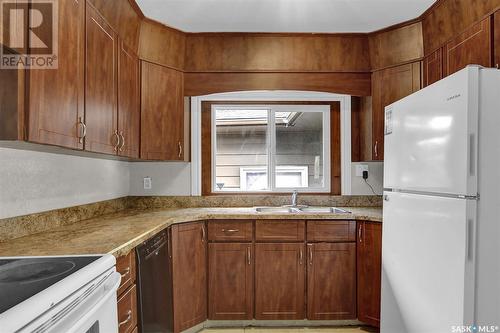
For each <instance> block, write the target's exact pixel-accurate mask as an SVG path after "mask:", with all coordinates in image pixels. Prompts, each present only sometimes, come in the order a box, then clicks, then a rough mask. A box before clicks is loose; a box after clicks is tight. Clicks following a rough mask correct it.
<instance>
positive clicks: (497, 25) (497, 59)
mask: <svg viewBox="0 0 500 333" xmlns="http://www.w3.org/2000/svg"><path fill="white" fill-rule="evenodd" d="M493 27H494V30H493V44H494V46H493V47H494V51H493V52H494V55H493V61H494V62H493V66H495V67H496V68H500V10H497V11H496V12H495V15H494V16H493Z"/></svg>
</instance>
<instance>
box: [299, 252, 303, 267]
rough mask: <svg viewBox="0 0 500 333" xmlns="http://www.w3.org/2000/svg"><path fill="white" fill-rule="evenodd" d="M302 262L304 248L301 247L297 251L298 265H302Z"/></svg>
mask: <svg viewBox="0 0 500 333" xmlns="http://www.w3.org/2000/svg"><path fill="white" fill-rule="evenodd" d="M303 263H304V250H302V248H300V251H299V265H302V264H303Z"/></svg>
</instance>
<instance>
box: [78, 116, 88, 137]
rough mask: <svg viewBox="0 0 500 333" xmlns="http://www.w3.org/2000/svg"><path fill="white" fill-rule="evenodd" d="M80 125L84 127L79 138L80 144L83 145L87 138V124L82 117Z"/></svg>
mask: <svg viewBox="0 0 500 333" xmlns="http://www.w3.org/2000/svg"><path fill="white" fill-rule="evenodd" d="M78 125H80V126H81V127H82V135H81V136H80V137H79V140H78V142H79V143H83V138H85V136H87V125H85V123H84V122H83V118H82V117H78Z"/></svg>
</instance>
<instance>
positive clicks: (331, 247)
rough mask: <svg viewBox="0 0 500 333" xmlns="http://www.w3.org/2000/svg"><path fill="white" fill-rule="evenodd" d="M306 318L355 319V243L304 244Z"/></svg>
mask: <svg viewBox="0 0 500 333" xmlns="http://www.w3.org/2000/svg"><path fill="white" fill-rule="evenodd" d="M307 318H308V319H310V320H334V319H355V318H356V243H354V242H352V243H317V244H307Z"/></svg>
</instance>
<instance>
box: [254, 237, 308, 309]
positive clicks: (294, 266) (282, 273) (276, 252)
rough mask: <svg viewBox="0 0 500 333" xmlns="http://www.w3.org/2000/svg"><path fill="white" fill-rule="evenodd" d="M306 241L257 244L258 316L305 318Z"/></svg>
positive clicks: (256, 300) (256, 289) (256, 305)
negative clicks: (304, 242)
mask: <svg viewBox="0 0 500 333" xmlns="http://www.w3.org/2000/svg"><path fill="white" fill-rule="evenodd" d="M304 280H305V253H304V244H303V243H288V244H284V243H277V244H269V243H262V244H255V319H304V303H305V302H304V301H305V295H304V294H305V284H304V282H305V281H304Z"/></svg>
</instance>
